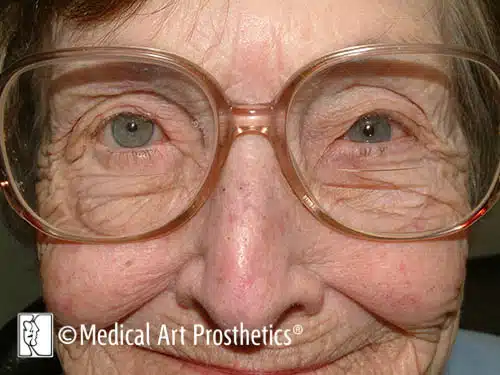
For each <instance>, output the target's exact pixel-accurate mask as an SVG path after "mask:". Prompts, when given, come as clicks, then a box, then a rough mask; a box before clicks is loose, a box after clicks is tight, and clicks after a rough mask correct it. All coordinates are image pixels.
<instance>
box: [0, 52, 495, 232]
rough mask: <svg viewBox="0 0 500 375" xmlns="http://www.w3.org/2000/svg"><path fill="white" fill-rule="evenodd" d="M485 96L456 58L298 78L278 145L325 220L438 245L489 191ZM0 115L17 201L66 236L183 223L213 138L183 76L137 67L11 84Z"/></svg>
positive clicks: (31, 72) (344, 68)
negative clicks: (438, 234) (436, 236)
mask: <svg viewBox="0 0 500 375" xmlns="http://www.w3.org/2000/svg"><path fill="white" fill-rule="evenodd" d="M471 79H475V80H476V82H477V84H476V85H475V86H474V85H471V84H470V83H469V82H467V80H471ZM471 87H475V88H474V89H472V88H471ZM498 94H499V87H498V79H497V77H496V76H495V75H494V74H493V73H492V72H491V71H490V70H488V69H487V68H486V67H484V66H483V65H481V64H479V63H477V62H474V61H471V60H466V59H465V58H462V57H445V56H436V55H397V56H392V55H388V56H378V57H370V58H364V57H362V56H361V57H357V58H353V59H350V60H348V61H344V62H341V63H335V64H332V65H331V66H328V65H326V66H323V67H322V68H321V69H319V70H318V71H315V72H313V73H311V74H309V75H308V76H307V77H305V78H304V80H303V81H302V82H301V83H300V84H299V85H298V86H297V87H296V88H295V91H294V93H293V94H292V95H291V97H290V98H291V99H290V101H289V102H288V103H287V111H286V121H285V122H284V124H285V125H284V126H285V129H284V131H283V134H285V136H284V137H285V138H286V145H287V148H288V153H289V156H290V159H291V161H292V163H293V167H294V168H295V171H296V173H297V175H298V176H299V179H300V181H301V182H302V184H303V185H304V186H305V187H306V189H307V191H308V192H309V194H310V196H311V199H312V200H314V201H315V203H316V204H317V205H318V207H320V209H321V210H322V211H324V212H325V213H326V214H327V215H328V216H330V217H331V218H333V219H334V220H336V221H338V222H339V223H341V224H343V225H344V226H347V227H349V228H352V229H354V230H358V231H362V232H369V233H377V234H381V235H389V236H390V235H393V234H400V233H415V234H418V233H424V232H429V231H439V230H442V229H445V228H449V227H452V226H454V225H457V224H458V223H460V222H461V221H463V220H465V219H467V217H468V216H470V214H471V213H472V212H473V210H474V209H476V207H478V205H480V204H481V202H482V201H483V200H484V199H486V197H487V195H488V194H489V193H490V192H491V188H492V186H493V184H494V182H495V180H496V171H497V165H498V113H497V112H498V108H499V105H498V104H499V103H498ZM2 103H3V115H2V116H3V118H2V119H0V120H1V121H3V126H4V141H5V148H6V154H7V163H8V168H9V169H10V173H11V176H12V179H13V180H14V184H15V189H16V191H17V193H18V194H19V195H20V197H19V198H20V199H21V200H22V201H23V203H24V204H25V205H27V206H28V207H29V209H30V210H32V211H33V212H34V213H35V214H36V215H37V216H38V217H39V218H40V219H41V220H42V221H43V222H45V223H47V224H48V225H50V226H51V227H53V228H56V229H57V230H60V231H62V232H64V233H69V234H73V235H78V236H89V237H92V236H104V237H117V236H123V235H124V234H125V235H130V236H133V235H139V234H141V233H145V232H149V231H151V230H153V229H157V228H160V227H162V226H164V225H166V224H168V223H169V222H171V221H172V220H174V219H175V218H176V217H178V216H179V215H181V214H182V213H183V212H184V211H186V210H187V209H188V208H189V206H190V205H191V204H192V202H193V201H194V200H195V199H196V197H197V195H198V194H199V192H200V189H201V188H202V186H203V185H204V183H205V181H206V179H207V178H208V176H209V172H210V170H211V167H212V164H213V163H214V159H215V157H216V153H217V147H218V142H219V136H220V132H221V129H220V127H219V126H220V125H219V122H218V118H217V113H218V109H217V108H215V106H216V105H215V104H214V101H213V100H212V98H211V96H210V92H209V91H208V90H207V89H206V88H205V87H203V85H202V84H201V83H200V81H198V80H197V79H196V78H195V77H193V75H192V74H190V73H189V72H188V71H187V70H186V71H184V70H183V69H182V68H179V67H178V66H174V65H169V64H167V63H161V64H160V63H154V62H149V61H139V60H137V59H134V60H132V59H130V61H129V60H127V59H124V58H118V57H117V58H116V59H110V58H109V57H107V58H105V59H104V58H102V59H101V58H97V57H96V58H95V59H87V60H85V61H81V62H78V63H75V62H71V63H69V62H58V61H54V62H50V63H47V64H45V65H44V66H42V67H40V66H38V67H33V68H31V69H27V70H25V71H24V72H23V73H22V74H19V75H17V76H15V77H14V78H13V79H11V81H9V83H8V84H7V85H6V87H5V89H4V91H3V93H2ZM271 126H273V124H271ZM276 126H279V125H276ZM292 188H294V187H293V186H292Z"/></svg>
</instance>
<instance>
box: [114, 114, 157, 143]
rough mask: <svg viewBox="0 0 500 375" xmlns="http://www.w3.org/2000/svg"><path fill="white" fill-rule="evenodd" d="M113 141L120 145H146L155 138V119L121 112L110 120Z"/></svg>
mask: <svg viewBox="0 0 500 375" xmlns="http://www.w3.org/2000/svg"><path fill="white" fill-rule="evenodd" d="M108 126H109V127H110V130H111V136H112V138H113V141H114V142H115V143H116V144H117V145H118V146H120V147H124V148H138V147H144V146H147V145H149V144H150V143H151V141H153V140H154V138H155V135H156V133H158V132H161V130H158V129H156V127H157V126H156V124H155V123H154V122H153V120H151V119H149V118H146V117H144V116H140V115H138V114H133V113H119V114H117V115H115V116H113V117H112V118H111V119H109V120H108Z"/></svg>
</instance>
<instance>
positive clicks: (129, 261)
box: [125, 259, 134, 268]
mask: <svg viewBox="0 0 500 375" xmlns="http://www.w3.org/2000/svg"><path fill="white" fill-rule="evenodd" d="M133 263H134V262H133V261H132V260H130V259H129V260H127V261H126V262H125V267H127V268H128V267H130V266H131V265H132V264H133Z"/></svg>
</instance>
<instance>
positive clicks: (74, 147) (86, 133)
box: [66, 93, 190, 161]
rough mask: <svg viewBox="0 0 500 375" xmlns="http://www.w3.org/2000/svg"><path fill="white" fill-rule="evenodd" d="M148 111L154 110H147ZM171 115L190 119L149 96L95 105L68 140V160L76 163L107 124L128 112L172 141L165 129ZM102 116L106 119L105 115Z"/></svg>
mask: <svg viewBox="0 0 500 375" xmlns="http://www.w3.org/2000/svg"><path fill="white" fill-rule="evenodd" d="M148 107H149V108H151V109H152V110H151V111H150V110H148ZM168 110H169V111H172V113H175V112H176V114H177V115H184V116H186V118H188V117H190V116H189V115H188V114H187V113H186V112H185V110H184V108H182V107H181V106H178V105H177V104H175V103H173V102H172V101H170V100H168V99H166V98H164V97H162V96H161V95H154V94H150V93H146V94H145V93H126V94H123V95H117V96H113V97H109V98H107V99H105V100H102V101H100V102H99V103H97V104H96V105H94V106H93V107H92V108H91V109H90V110H88V111H87V112H85V113H84V114H83V115H81V116H80V117H79V118H78V120H77V121H76V123H75V124H74V125H73V126H72V127H71V130H70V131H69V139H68V142H67V148H66V157H67V159H68V160H70V161H71V160H76V159H77V158H78V157H80V156H81V154H82V153H83V152H84V151H85V148H86V145H85V143H86V142H87V141H88V139H91V138H95V137H97V136H98V134H99V132H100V131H102V130H103V127H104V126H106V124H107V121H108V120H109V119H110V118H112V117H113V116H116V115H117V114H119V113H123V112H129V113H137V114H138V115H141V116H144V117H147V118H149V119H151V120H152V121H153V122H154V123H155V124H157V125H159V126H160V128H161V129H162V131H163V132H164V133H165V135H166V136H167V137H169V138H171V137H170V135H169V134H168V130H167V129H166V128H165V126H162V125H163V123H164V122H165V121H166V120H162V117H167V116H166V113H163V112H167V111H168ZM103 113H104V114H105V115H103Z"/></svg>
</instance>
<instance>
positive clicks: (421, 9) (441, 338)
mask: <svg viewBox="0 0 500 375" xmlns="http://www.w3.org/2000/svg"><path fill="white" fill-rule="evenodd" d="M158 9H160V10H158ZM193 9H194V10H195V11H193ZM429 9H430V4H427V3H426V2H418V4H417V3H415V4H414V3H408V2H403V1H400V0H380V1H375V2H373V1H367V0H352V1H349V2H345V1H340V0H334V1H323V0H317V1H309V2H307V5H306V3H305V2H302V1H300V2H299V1H286V2H284V1H274V0H272V1H260V0H259V1H245V0H241V1H231V2H226V1H218V0H214V1H207V2H203V4H198V2H194V3H193V2H188V1H181V2H178V3H177V4H176V5H175V6H173V7H171V6H168V5H165V4H163V2H161V1H151V2H150V3H147V5H146V7H145V8H143V9H142V10H141V11H139V12H138V13H137V14H135V15H134V16H132V17H131V18H130V19H127V21H125V22H123V23H119V24H118V25H117V24H116V23H112V24H105V25H101V26H99V27H94V28H92V29H91V30H86V31H85V32H81V30H80V29H74V28H72V27H71V25H67V24H64V23H62V24H61V25H60V27H59V29H58V32H57V33H55V35H57V37H56V40H55V41H54V43H55V46H56V47H69V46H78V45H129V46H130V45H134V46H147V47H156V48H160V49H162V50H165V51H168V52H172V53H176V54H178V55H181V56H183V57H186V58H188V59H190V60H191V61H193V62H195V63H197V64H199V65H200V66H202V67H203V68H204V69H206V70H207V71H208V72H209V73H210V74H211V75H213V76H214V77H215V79H216V80H217V81H218V82H219V83H220V85H221V86H222V88H223V89H224V91H225V94H226V95H227V96H228V97H229V98H230V99H231V100H233V101H235V102H240V103H262V102H267V101H270V100H272V98H273V97H274V96H275V95H276V93H277V92H278V91H279V90H280V88H281V87H282V86H283V84H284V82H285V81H286V79H287V78H289V76H290V75H291V74H293V73H294V72H295V71H296V70H297V69H298V68H300V67H301V66H303V65H304V64H306V63H308V62H309V61H311V60H312V59H314V58H316V57H319V56H321V55H323V54H325V53H328V52H331V51H334V50H338V49H340V48H343V47H346V46H352V45H357V44H361V43H363V42H365V41H367V40H374V39H375V40H376V39H380V40H382V41H390V40H408V39H409V40H413V39H414V38H416V37H417V36H418V38H419V39H421V40H423V41H428V42H439V41H440V39H439V36H437V35H436V34H435V33H434V27H433V22H434V21H433V20H432V19H431V16H430V14H432V13H429V12H428V10H429ZM53 156H54V158H55V159H56V160H57V157H58V154H57V152H55V153H54V155H53ZM242 171H243V173H242ZM57 178H61V176H58V175H57V174H55V175H54V176H52V180H51V181H54V182H53V183H57ZM42 183H43V181H42ZM49 185H50V184H49ZM42 190H43V189H42ZM39 193H40V194H43V193H44V192H43V191H41V190H39ZM42 241H43V239H42ZM466 251H467V244H466V240H465V239H464V238H463V237H460V236H459V237H454V238H452V239H445V240H436V241H426V242H406V243H384V242H377V241H368V240H363V239H360V238H354V237H351V236H348V235H346V234H343V233H341V232H338V231H334V230H331V229H328V228H327V227H326V226H324V225H322V224H321V223H319V222H318V221H316V220H315V219H314V218H313V217H312V216H311V214H310V213H309V212H308V211H307V210H306V209H305V208H304V207H303V206H302V205H301V204H300V202H299V201H298V200H297V198H296V197H295V196H294V195H293V193H292V192H291V190H290V187H289V186H288V185H287V183H286V181H285V179H284V178H283V176H282V174H281V173H280V170H279V165H278V162H277V160H276V157H275V154H274V153H273V150H272V147H271V145H270V144H269V142H268V141H267V140H266V139H265V138H264V137H260V136H257V135H246V136H243V137H241V138H239V139H238V140H237V141H236V142H235V143H234V144H233V145H232V149H231V151H230V154H229V156H228V159H227V161H226V164H225V166H224V169H223V171H222V174H221V177H220V180H219V183H218V185H217V186H216V188H215V190H214V191H213V193H212V195H211V196H210V197H209V199H208V201H207V203H206V204H205V205H204V206H203V207H202V209H201V210H200V212H199V213H198V214H197V215H196V216H195V217H194V218H193V219H192V220H191V221H189V222H188V223H187V224H186V225H184V226H183V227H182V228H181V229H179V230H177V231H175V232H174V233H172V234H170V235H168V236H165V237H161V238H158V239H155V240H150V241H146V242H140V243H130V244H122V245H77V244H64V243H56V244H54V243H49V242H48V243H42V244H41V245H40V251H39V252H40V259H41V273H42V277H43V288H44V295H45V298H46V301H47V304H48V307H49V309H50V310H51V311H53V312H54V313H55V316H56V318H57V320H58V322H59V323H60V324H72V325H78V324H81V323H89V322H91V323H95V324H96V325H97V326H98V327H108V326H110V325H112V324H113V323H114V322H116V321H120V322H121V323H123V324H124V326H125V327H127V328H143V327H144V326H145V323H146V322H150V324H151V326H152V327H153V328H152V331H153V332H156V331H155V329H156V327H158V326H159V325H160V324H168V325H169V326H170V327H173V328H175V327H179V326H185V327H190V326H192V325H193V324H194V323H201V324H206V325H211V326H212V327H218V328H230V327H233V326H235V325H239V324H240V322H241V323H243V324H244V325H245V327H248V328H260V327H262V326H264V325H269V324H273V325H274V326H275V327H278V326H279V327H284V328H290V327H292V326H293V325H294V324H301V325H303V327H304V333H303V334H302V335H300V336H297V337H293V343H292V345H291V346H289V347H281V348H268V347H260V348H257V349H255V348H244V349H239V350H235V349H234V348H227V347H216V346H210V347H204V346H193V345H191V344H190V342H189V340H187V341H188V342H186V343H185V345H176V346H165V347H152V348H136V347H128V346H107V347H104V346H92V345H85V346H84V347H81V346H79V345H76V344H75V345H68V346H63V345H59V346H58V347H57V350H58V353H59V356H60V358H61V360H62V364H63V367H64V370H65V373H67V374H69V375H80V374H106V375H110V374H126V375H134V374H151V375H154V374H169V375H174V374H183V375H191V374H222V373H234V374H238V373H245V374H265V373H278V372H280V371H282V372H283V373H300V374H317V375H326V374H329V375H330V374H332V375H333V374H395V375H396V374H397V375H406V374H408V375H409V374H427V373H428V374H439V373H440V372H441V371H442V368H443V366H444V363H445V362H446V359H447V356H448V353H449V350H450V347H451V345H452V343H453V339H454V335H455V332H456V329H457V323H458V314H459V308H460V303H461V287H462V283H463V278H464V262H465V257H466ZM156 333H158V332H156Z"/></svg>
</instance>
